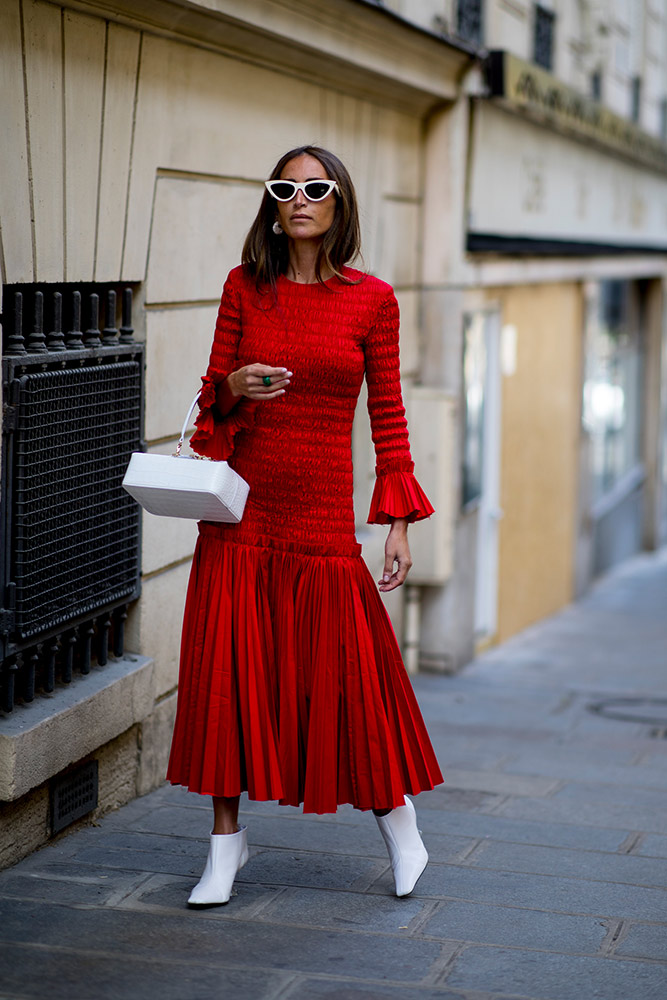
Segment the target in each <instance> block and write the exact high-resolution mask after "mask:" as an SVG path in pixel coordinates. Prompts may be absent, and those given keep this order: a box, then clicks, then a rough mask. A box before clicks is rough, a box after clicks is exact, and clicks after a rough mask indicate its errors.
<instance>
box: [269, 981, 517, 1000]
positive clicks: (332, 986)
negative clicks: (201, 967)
mask: <svg viewBox="0 0 667 1000" xmlns="http://www.w3.org/2000/svg"><path fill="white" fill-rule="evenodd" d="M316 997H323V998H328V1000H465V996H464V995H463V994H461V993H452V991H451V990H449V989H446V988H443V989H435V988H434V987H432V986H431V987H428V986H427V987H425V988H424V989H410V988H408V987H406V986H389V985H387V986H378V985H374V984H372V983H349V982H348V983H346V982H343V981H341V980H340V979H335V980H333V981H332V980H330V979H312V978H310V979H300V980H298V981H297V982H296V983H294V985H293V986H292V987H291V989H290V990H288V992H287V993H286V994H284V1000H311V998H312V1000H315V998H316ZM281 1000H283V997H281ZM479 1000H484V997H480V998H479ZM509 1000H511V997H510V998H509Z"/></svg>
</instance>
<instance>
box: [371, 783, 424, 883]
mask: <svg viewBox="0 0 667 1000" xmlns="http://www.w3.org/2000/svg"><path fill="white" fill-rule="evenodd" d="M375 818H376V820H377V821H378V826H379V827H380V833H381V834H382V836H383V837H384V842H385V844H386V845H387V850H388V851H389V860H390V861H391V868H392V871H393V873H394V882H395V883H396V895H397V896H408V895H409V894H410V893H411V892H412V890H413V889H414V887H415V885H416V884H417V879H418V878H419V876H420V875H421V874H422V872H423V871H424V869H425V868H426V863H427V861H428V853H427V851H426V848H425V847H424V844H423V842H422V839H421V837H420V836H419V830H418V829H417V814H416V813H415V807H414V806H413V804H412V801H411V800H410V799H409V798H408V797H407V795H406V796H405V805H404V806H398V808H397V809H392V811H391V812H390V813H387V815H386V816H376V817H375Z"/></svg>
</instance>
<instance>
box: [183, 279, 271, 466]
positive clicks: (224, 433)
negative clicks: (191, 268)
mask: <svg viewBox="0 0 667 1000" xmlns="http://www.w3.org/2000/svg"><path fill="white" fill-rule="evenodd" d="M238 281H239V274H238V269H235V271H232V272H231V273H230V274H229V276H228V278H227V281H226V282H225V286H224V288H223V291H222V298H221V300H220V307H219V309H218V317H217V320H216V324H215V335H214V338H213V346H212V348H211V356H210V359H209V363H208V368H207V370H206V375H204V376H203V377H202V383H203V385H202V390H201V395H200V397H199V415H198V417H197V419H196V420H195V427H196V430H195V432H194V434H193V435H192V437H191V439H190V447H191V448H192V450H193V451H196V452H198V453H199V454H200V455H206V456H207V457H208V458H213V459H216V460H222V459H227V458H229V456H230V455H231V454H232V452H233V450H234V435H235V434H237V433H238V431H240V430H243V429H247V428H249V427H251V426H252V423H253V420H254V413H255V408H256V406H257V402H256V401H255V400H251V399H248V398H247V397H245V396H243V397H241V399H240V400H239V401H238V402H236V403H234V402H233V400H234V397H233V395H232V393H231V392H229V390H227V391H226V392H225V390H223V392H222V396H223V400H222V401H223V407H222V408H223V410H225V411H226V412H224V413H221V412H220V411H219V410H218V408H217V407H216V390H217V386H218V385H219V384H220V382H224V380H225V379H226V378H227V376H228V375H229V373H230V372H232V371H234V370H235V369H236V368H238V361H237V357H236V354H237V350H238V345H239V340H240V338H241V301H240V289H239V287H238Z"/></svg>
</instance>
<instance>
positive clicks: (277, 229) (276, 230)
mask: <svg viewBox="0 0 667 1000" xmlns="http://www.w3.org/2000/svg"><path fill="white" fill-rule="evenodd" d="M271 228H272V229H273V231H274V233H275V234H276V236H280V234H281V233H282V231H283V227H282V226H281V225H280V223H279V222H278V220H277V219H276V221H275V222H274V223H273V225H272V226H271Z"/></svg>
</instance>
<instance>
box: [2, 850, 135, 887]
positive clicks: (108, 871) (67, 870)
mask: <svg viewBox="0 0 667 1000" xmlns="http://www.w3.org/2000/svg"><path fill="white" fill-rule="evenodd" d="M45 853H46V852H42V854H45ZM32 861H33V859H32V858H26V859H25V860H24V861H22V862H21V863H20V864H19V865H16V866H15V867H14V868H12V869H10V870H9V871H7V872H0V886H2V883H3V880H4V879H6V878H9V877H10V875H11V874H16V875H26V876H27V875H33V874H36V875H38V876H42V875H43V876H44V878H55V879H63V880H69V881H71V882H79V883H81V884H89V885H105V886H107V887H108V886H113V888H114V891H115V892H121V891H123V890H124V889H128V887H129V888H130V889H131V887H132V886H134V885H137V884H138V883H139V881H140V880H141V879H142V878H145V877H146V872H144V871H142V869H141V868H136V869H131V868H128V869H115V868H105V867H104V866H103V865H85V864H83V865H81V864H77V863H76V862H74V861H67V860H65V861H59V860H57V859H56V860H54V861H49V860H48V859H46V858H45V859H44V860H43V861H42V862H41V864H40V865H39V866H34V865H32V864H29V863H28V862H32Z"/></svg>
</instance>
